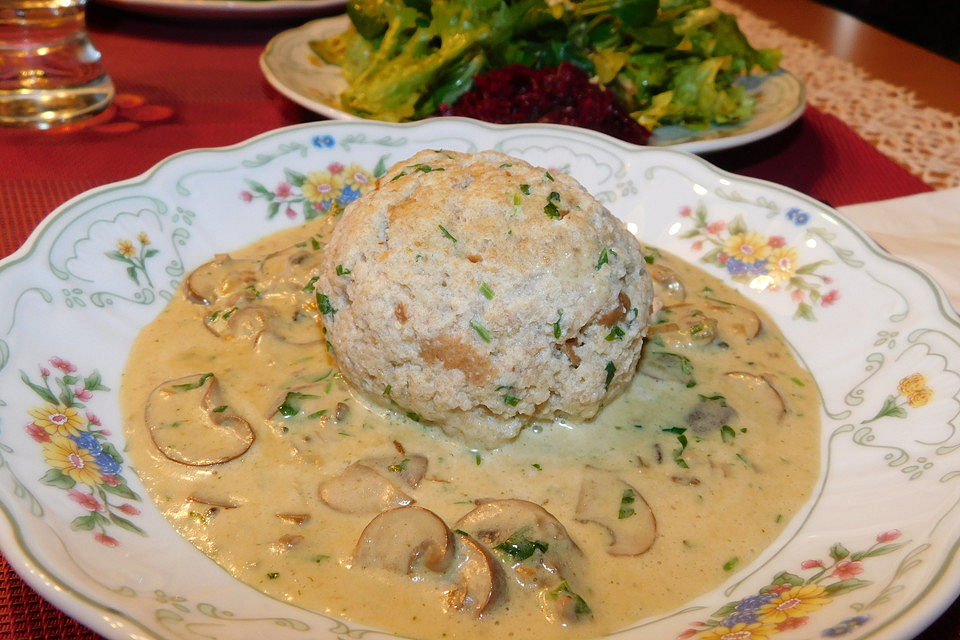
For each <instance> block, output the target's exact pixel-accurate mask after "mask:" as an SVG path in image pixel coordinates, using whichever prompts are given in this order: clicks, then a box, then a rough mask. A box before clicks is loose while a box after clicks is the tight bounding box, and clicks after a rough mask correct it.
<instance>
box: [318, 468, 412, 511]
mask: <svg viewBox="0 0 960 640" xmlns="http://www.w3.org/2000/svg"><path fill="white" fill-rule="evenodd" d="M320 500H322V501H323V503H324V504H326V505H327V506H328V507H330V508H331V509H334V510H336V511H341V512H343V513H376V512H378V511H383V510H384V509H389V508H392V507H403V506H406V505H409V504H412V503H413V502H414V500H413V498H411V497H410V496H408V495H407V494H405V493H404V492H403V491H400V490H399V489H397V488H396V486H394V484H393V483H392V482H390V481H389V480H387V479H386V478H384V477H383V476H382V475H380V474H379V473H377V472H376V471H374V470H373V469H371V468H370V467H365V466H363V465H362V464H357V463H354V464H352V465H350V466H349V467H347V468H346V469H344V470H343V472H342V473H339V474H337V475H335V476H332V477H330V478H327V479H326V480H324V481H323V482H321V483H320Z"/></svg>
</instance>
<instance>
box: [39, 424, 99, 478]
mask: <svg viewBox="0 0 960 640" xmlns="http://www.w3.org/2000/svg"><path fill="white" fill-rule="evenodd" d="M43 458H44V460H46V462H47V465H48V466H50V467H53V468H54V469H57V470H58V471H60V472H61V473H63V474H64V475H65V476H69V477H71V478H73V479H74V480H76V481H77V482H79V483H81V484H86V485H90V486H93V485H97V484H100V482H101V481H102V480H103V475H102V474H101V473H100V466H99V465H98V464H97V461H96V459H95V458H94V457H93V456H92V455H91V454H90V452H89V451H87V450H86V449H81V448H80V447H79V446H78V445H77V443H76V442H74V441H73V440H71V439H70V438H64V437H63V436H53V437H51V438H50V442H45V443H44V444H43Z"/></svg>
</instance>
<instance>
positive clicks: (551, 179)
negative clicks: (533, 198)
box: [543, 171, 554, 182]
mask: <svg viewBox="0 0 960 640" xmlns="http://www.w3.org/2000/svg"><path fill="white" fill-rule="evenodd" d="M543 175H544V177H546V179H547V180H549V181H550V182H554V179H553V176H552V175H551V174H550V172H549V171H544V172H543Z"/></svg>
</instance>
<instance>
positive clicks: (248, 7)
mask: <svg viewBox="0 0 960 640" xmlns="http://www.w3.org/2000/svg"><path fill="white" fill-rule="evenodd" d="M96 1H97V2H99V3H101V4H105V5H109V6H112V7H118V8H120V9H126V10H127V11H134V12H136V13H144V14H147V15H153V16H162V17H165V18H183V19H186V18H190V19H206V20H210V19H218V20H220V19H224V20H262V19H293V18H310V17H316V16H317V15H323V14H325V13H333V12H334V11H339V10H341V9H343V7H344V6H345V4H346V3H345V2H344V0H96Z"/></svg>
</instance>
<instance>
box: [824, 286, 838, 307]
mask: <svg viewBox="0 0 960 640" xmlns="http://www.w3.org/2000/svg"><path fill="white" fill-rule="evenodd" d="M839 297H840V292H839V291H837V290H836V289H831V290H830V291H828V292H827V293H825V294H824V295H823V297H822V298H820V304H821V305H822V306H824V307H829V306H830V305H832V304H833V303H834V302H836V301H837V299H838V298H839Z"/></svg>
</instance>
